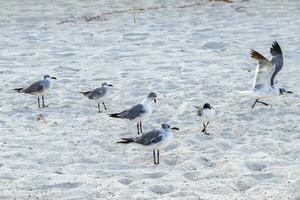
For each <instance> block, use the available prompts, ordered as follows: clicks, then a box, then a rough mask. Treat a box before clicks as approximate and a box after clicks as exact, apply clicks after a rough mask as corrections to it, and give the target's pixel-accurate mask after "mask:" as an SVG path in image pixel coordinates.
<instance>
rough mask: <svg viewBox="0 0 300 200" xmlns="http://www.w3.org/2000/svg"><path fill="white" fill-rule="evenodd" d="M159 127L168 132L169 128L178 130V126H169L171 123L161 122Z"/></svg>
mask: <svg viewBox="0 0 300 200" xmlns="http://www.w3.org/2000/svg"><path fill="white" fill-rule="evenodd" d="M161 129H163V130H164V131H167V132H169V131H171V130H179V128H177V127H171V125H170V124H167V123H163V124H162V125H161Z"/></svg>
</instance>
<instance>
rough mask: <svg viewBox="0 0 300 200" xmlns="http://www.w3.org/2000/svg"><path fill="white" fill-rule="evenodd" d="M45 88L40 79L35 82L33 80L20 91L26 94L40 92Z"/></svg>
mask: <svg viewBox="0 0 300 200" xmlns="http://www.w3.org/2000/svg"><path fill="white" fill-rule="evenodd" d="M44 90H45V85H44V80H40V81H37V82H34V83H33V84H31V85H30V86H28V87H27V88H24V89H23V90H22V92H24V93H28V94H33V93H41V92H43V91H44Z"/></svg>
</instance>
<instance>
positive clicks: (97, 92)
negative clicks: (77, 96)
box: [87, 87, 106, 99]
mask: <svg viewBox="0 0 300 200" xmlns="http://www.w3.org/2000/svg"><path fill="white" fill-rule="evenodd" d="M105 93H106V89H105V88H104V87H99V88H96V89H94V90H92V91H90V92H89V94H87V96H88V97H89V99H94V98H100V97H103V96H104V95H105Z"/></svg>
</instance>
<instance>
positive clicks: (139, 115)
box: [109, 92, 157, 134]
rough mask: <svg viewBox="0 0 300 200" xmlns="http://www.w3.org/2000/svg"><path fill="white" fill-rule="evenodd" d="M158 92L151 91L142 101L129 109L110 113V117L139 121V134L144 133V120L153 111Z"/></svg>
mask: <svg viewBox="0 0 300 200" xmlns="http://www.w3.org/2000/svg"><path fill="white" fill-rule="evenodd" d="M156 98H157V94H156V93H155V92H150V93H149V94H148V96H147V97H146V98H145V99H144V100H143V101H142V102H141V103H140V104H137V105H135V106H133V107H131V108H130V109H128V110H124V111H122V112H120V113H114V114H110V115H109V116H110V117H114V118H122V119H129V120H130V121H134V122H137V124H136V126H137V132H138V134H140V133H143V128H142V120H143V119H145V118H147V117H148V116H149V115H150V114H151V113H152V101H154V103H156Z"/></svg>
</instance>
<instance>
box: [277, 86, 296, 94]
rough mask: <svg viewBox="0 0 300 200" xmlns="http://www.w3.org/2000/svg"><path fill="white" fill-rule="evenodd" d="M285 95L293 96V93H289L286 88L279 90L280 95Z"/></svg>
mask: <svg viewBox="0 0 300 200" xmlns="http://www.w3.org/2000/svg"><path fill="white" fill-rule="evenodd" d="M284 93H288V94H293V92H292V91H287V90H286V89H284V88H279V95H283V94H284Z"/></svg>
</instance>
